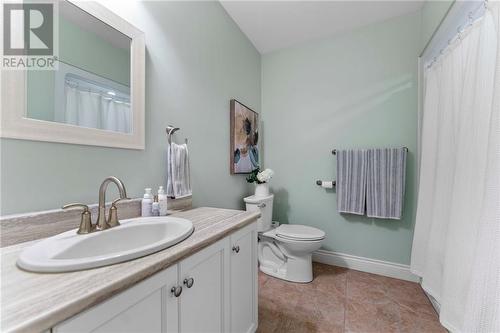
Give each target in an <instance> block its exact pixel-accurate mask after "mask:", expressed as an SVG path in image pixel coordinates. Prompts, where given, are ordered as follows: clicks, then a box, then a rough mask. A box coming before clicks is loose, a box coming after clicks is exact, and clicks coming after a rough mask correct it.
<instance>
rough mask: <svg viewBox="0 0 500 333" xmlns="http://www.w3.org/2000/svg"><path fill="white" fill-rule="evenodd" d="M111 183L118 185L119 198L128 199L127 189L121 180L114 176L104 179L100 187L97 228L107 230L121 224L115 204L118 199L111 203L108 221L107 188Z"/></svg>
mask: <svg viewBox="0 0 500 333" xmlns="http://www.w3.org/2000/svg"><path fill="white" fill-rule="evenodd" d="M109 183H115V184H116V186H117V187H118V191H119V192H120V198H119V199H118V200H121V199H128V198H127V191H126V190H125V185H123V183H122V181H121V180H119V179H118V178H116V177H112V176H111V177H108V178H106V179H104V181H103V182H102V184H101V187H99V208H98V215H97V223H96V228H97V230H105V229H108V228H111V227H114V226H117V225H119V223H118V218H117V215H116V206H115V203H116V202H117V201H118V200H115V201H113V204H112V205H111V208H110V214H109V222H108V221H106V189H107V188H108V184H109ZM113 209H114V211H113Z"/></svg>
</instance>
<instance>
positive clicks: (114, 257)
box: [17, 216, 194, 272]
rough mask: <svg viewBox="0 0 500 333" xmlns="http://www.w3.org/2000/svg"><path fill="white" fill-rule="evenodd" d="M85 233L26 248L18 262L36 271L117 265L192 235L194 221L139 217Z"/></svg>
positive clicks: (23, 266)
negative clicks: (112, 226) (118, 224)
mask: <svg viewBox="0 0 500 333" xmlns="http://www.w3.org/2000/svg"><path fill="white" fill-rule="evenodd" d="M120 223H121V225H120V226H117V227H114V228H111V229H107V230H104V231H97V232H93V233H90V234H86V235H78V234H77V233H76V229H75V230H70V231H67V232H64V233H62V234H59V235H56V236H54V237H50V238H47V239H44V240H42V241H40V242H38V243H36V244H34V245H33V246H30V247H29V248H27V249H25V250H24V251H23V252H22V253H21V255H20V256H19V258H18V260H17V265H18V266H19V267H20V268H22V269H25V270H28V271H34V272H68V271H78V270H82V269H88V268H95V267H100V266H106V265H111V264H116V263H119V262H123V261H127V260H131V259H136V258H139V257H142V256H146V255H148V254H151V253H154V252H157V251H160V250H163V249H166V248H167V247H170V246H172V245H175V244H177V243H179V242H181V241H183V240H184V239H186V238H187V237H189V236H190V235H191V234H192V232H193V230H194V228H193V223H192V222H191V221H188V220H186V219H181V218H177V217H164V216H162V217H139V218H134V219H128V220H123V221H120Z"/></svg>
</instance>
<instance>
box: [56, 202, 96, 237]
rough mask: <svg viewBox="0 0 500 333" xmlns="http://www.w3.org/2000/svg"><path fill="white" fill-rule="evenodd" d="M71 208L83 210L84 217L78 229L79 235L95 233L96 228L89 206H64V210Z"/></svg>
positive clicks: (73, 204) (74, 204) (79, 204)
mask: <svg viewBox="0 0 500 333" xmlns="http://www.w3.org/2000/svg"><path fill="white" fill-rule="evenodd" d="M71 208H83V212H82V217H81V220H80V227H79V228H78V231H77V232H76V233H77V234H88V233H91V232H92V231H94V226H93V225H92V215H91V213H90V210H89V206H87V205H84V204H81V203H72V204H68V205H64V206H63V207H62V209H71Z"/></svg>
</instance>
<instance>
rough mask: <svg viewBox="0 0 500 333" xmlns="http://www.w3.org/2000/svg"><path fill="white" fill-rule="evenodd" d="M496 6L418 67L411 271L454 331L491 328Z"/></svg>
mask: <svg viewBox="0 0 500 333" xmlns="http://www.w3.org/2000/svg"><path fill="white" fill-rule="evenodd" d="M499 33H500V3H498V2H492V3H490V4H489V8H488V9H487V11H486V13H485V15H484V17H482V18H481V19H479V20H478V21H476V22H475V23H474V24H472V25H471V26H469V27H468V28H467V29H466V30H465V31H464V32H462V33H461V34H460V35H459V36H458V38H457V39H456V40H455V41H452V43H451V44H450V45H449V46H448V47H447V48H446V49H445V50H444V52H443V54H442V55H441V57H440V58H439V59H438V60H437V61H436V62H435V63H434V64H433V65H432V66H431V67H430V68H428V69H426V71H425V96H424V118H423V129H422V154H421V169H420V185H419V195H418V207H417V217H416V226H415V234H414V239H413V249H412V261H411V270H412V272H413V273H415V274H417V275H419V276H420V277H422V287H423V288H424V289H425V290H426V292H428V293H429V294H430V295H431V296H433V297H434V298H435V299H436V300H437V301H438V302H439V303H440V321H441V323H442V324H443V325H444V326H445V327H446V328H447V329H449V330H451V331H453V332H499V331H500V51H499V47H500V42H499Z"/></svg>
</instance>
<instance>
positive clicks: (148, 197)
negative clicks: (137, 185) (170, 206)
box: [141, 187, 153, 216]
mask: <svg viewBox="0 0 500 333" xmlns="http://www.w3.org/2000/svg"><path fill="white" fill-rule="evenodd" d="M152 212H153V195H152V194H151V188H149V187H148V188H145V189H144V197H143V198H142V202H141V216H151V214H152Z"/></svg>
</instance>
